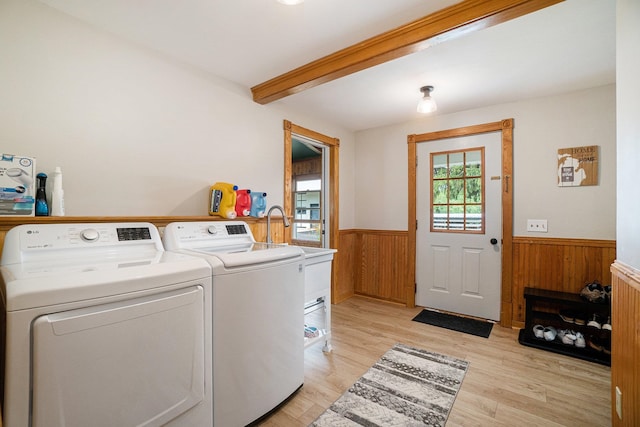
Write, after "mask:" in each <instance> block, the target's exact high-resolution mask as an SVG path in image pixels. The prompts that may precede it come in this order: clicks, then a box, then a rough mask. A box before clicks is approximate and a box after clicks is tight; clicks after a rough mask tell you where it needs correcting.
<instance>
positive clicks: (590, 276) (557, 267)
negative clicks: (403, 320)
mask: <svg viewBox="0 0 640 427" xmlns="http://www.w3.org/2000/svg"><path fill="white" fill-rule="evenodd" d="M407 244H408V242H407V232H406V231H379V230H341V231H340V244H339V247H340V250H339V253H338V254H337V259H338V260H339V263H338V264H336V263H334V268H337V269H338V272H337V282H338V283H337V284H336V288H337V289H339V292H337V295H335V297H336V299H335V300H334V302H340V301H343V300H344V299H346V298H349V297H350V296H351V295H354V294H358V295H366V296H370V297H374V298H380V299H383V300H387V301H394V302H399V303H403V304H404V303H405V302H406V296H407V294H406V292H412V291H413V286H412V285H411V284H409V283H407V277H408V276H407V268H408V260H407V253H408V252H407ZM512 255H513V274H512V281H511V283H512V288H511V290H512V292H511V298H512V300H511V304H512V306H513V313H512V318H511V320H512V322H511V324H512V325H513V326H517V327H522V326H524V312H525V307H524V304H525V303H524V297H523V294H524V288H525V287H527V286H530V287H533V288H541V289H551V290H558V291H563V292H573V293H578V292H580V290H581V289H582V287H583V286H584V285H585V283H588V282H592V281H594V280H598V281H600V283H602V284H610V283H611V274H610V271H609V269H610V266H611V264H612V263H613V262H614V260H615V256H616V243H615V241H613V240H587V239H559V238H526V237H514V238H513V252H512Z"/></svg>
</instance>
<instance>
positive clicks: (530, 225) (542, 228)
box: [527, 219, 547, 233]
mask: <svg viewBox="0 0 640 427" xmlns="http://www.w3.org/2000/svg"><path fill="white" fill-rule="evenodd" d="M527 231H529V232H532V233H546V232H547V220H546V219H528V220H527Z"/></svg>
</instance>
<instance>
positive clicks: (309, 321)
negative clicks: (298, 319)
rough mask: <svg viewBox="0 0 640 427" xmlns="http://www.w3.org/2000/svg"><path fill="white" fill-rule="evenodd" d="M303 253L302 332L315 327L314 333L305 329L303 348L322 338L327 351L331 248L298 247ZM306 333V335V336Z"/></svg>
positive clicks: (328, 349)
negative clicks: (303, 323)
mask: <svg viewBox="0 0 640 427" xmlns="http://www.w3.org/2000/svg"><path fill="white" fill-rule="evenodd" d="M301 248H302V250H303V251H304V254H305V271H304V300H305V305H304V308H305V310H304V313H305V316H304V319H305V320H304V321H305V332H307V331H309V330H310V329H311V330H312V329H313V328H315V330H316V336H313V335H312V334H310V333H305V340H304V341H305V348H306V347H308V346H310V345H313V344H315V343H317V342H322V341H323V342H324V346H323V347H322V350H323V351H325V352H329V351H331V261H332V260H333V254H334V253H335V252H337V251H336V250H335V249H328V248H311V247H302V246H301ZM307 335H310V336H307Z"/></svg>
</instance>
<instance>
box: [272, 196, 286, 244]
mask: <svg viewBox="0 0 640 427" xmlns="http://www.w3.org/2000/svg"><path fill="white" fill-rule="evenodd" d="M275 209H278V210H279V211H280V213H281V214H282V222H284V226H285V227H289V226H290V225H291V224H289V220H288V219H287V216H286V215H285V214H284V209H282V206H280V205H273V206H271V207H270V208H269V212H267V243H273V240H271V212H273V211H274V210H275Z"/></svg>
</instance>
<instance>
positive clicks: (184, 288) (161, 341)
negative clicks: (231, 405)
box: [0, 223, 213, 427]
mask: <svg viewBox="0 0 640 427" xmlns="http://www.w3.org/2000/svg"><path fill="white" fill-rule="evenodd" d="M0 265H1V266H0V272H1V279H0V293H1V297H2V299H1V305H2V309H3V315H4V317H5V319H6V325H3V326H6V329H5V333H4V335H5V337H4V339H3V340H2V343H3V347H4V348H3V350H4V351H3V354H4V355H5V358H4V370H3V373H4V376H3V381H4V387H3V390H4V405H3V415H4V425H5V427H23V426H47V427H51V426H54V427H56V426H73V427H75V426H105V427H113V426H160V425H167V426H210V425H211V424H212V417H213V410H212V385H211V369H212V366H211V268H210V266H209V264H208V263H206V262H203V260H202V259H199V258H195V257H190V256H186V255H181V254H176V253H170V252H165V251H164V249H163V247H162V241H161V238H160V235H159V233H158V230H157V229H156V227H155V226H154V225H152V224H149V223H114V224H47V225H43V224H40V225H21V226H17V227H15V228H12V229H11V230H9V232H8V233H7V235H6V237H5V243H4V250H3V253H2V259H1V261H0Z"/></svg>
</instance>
